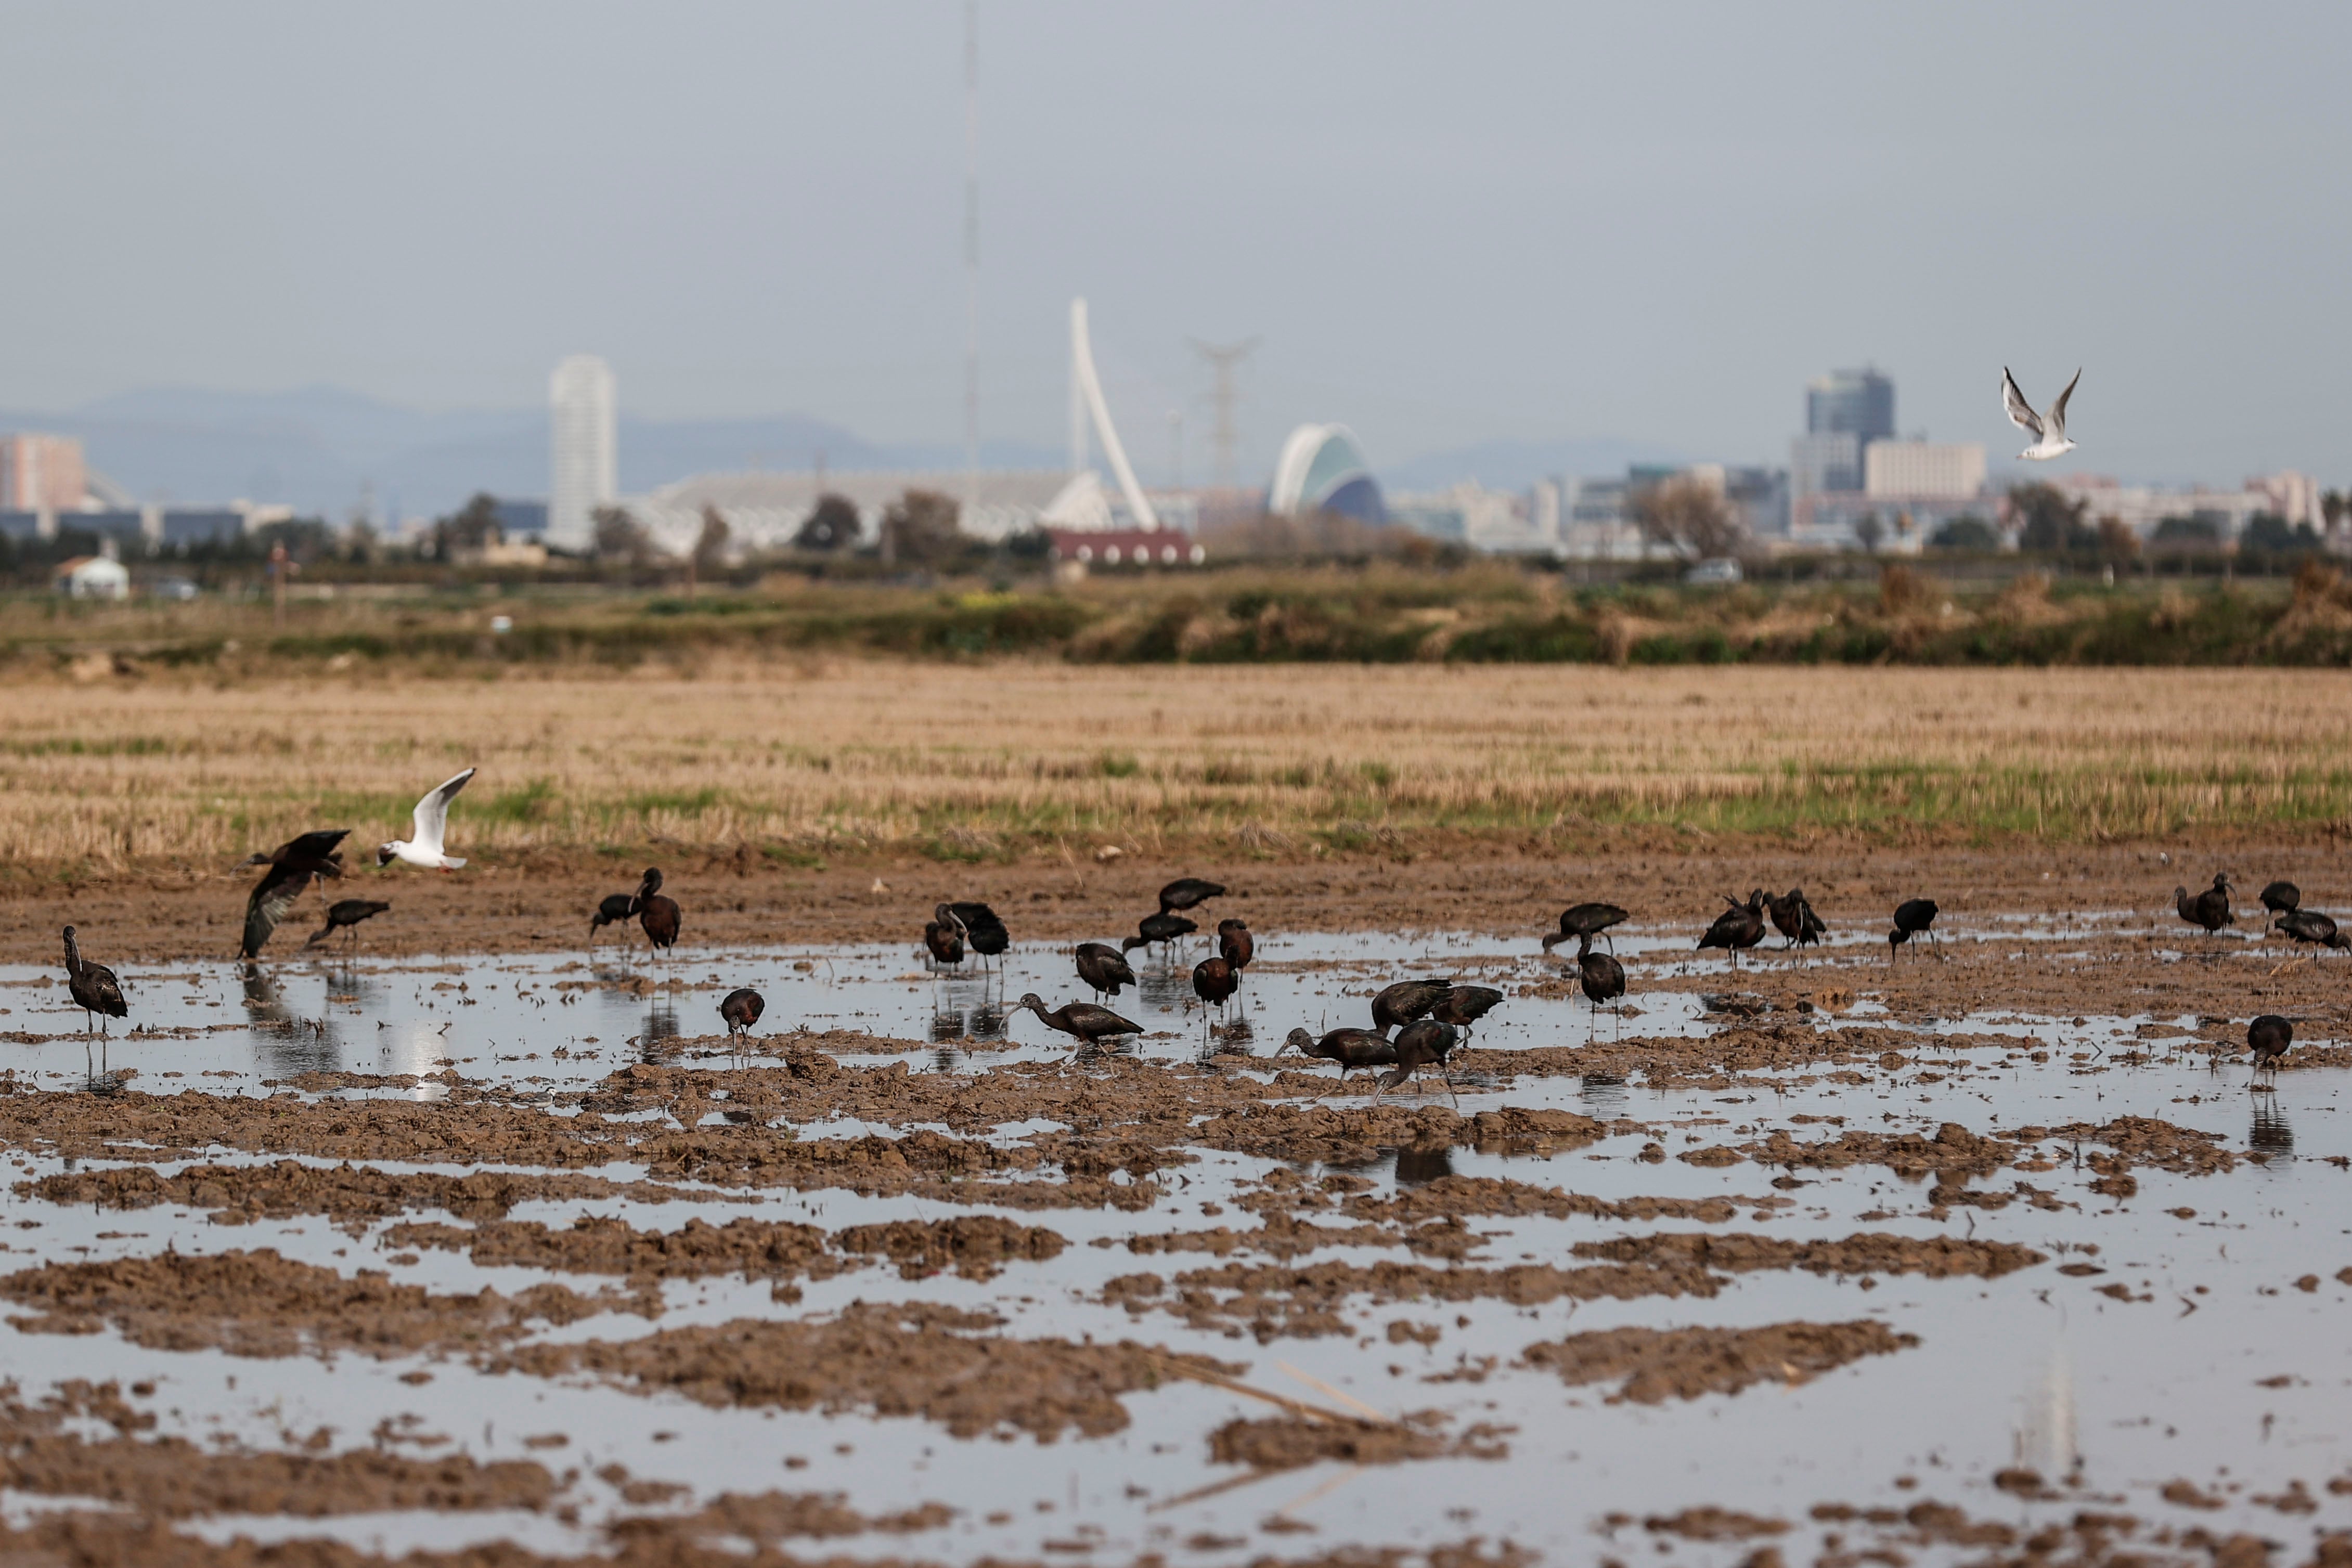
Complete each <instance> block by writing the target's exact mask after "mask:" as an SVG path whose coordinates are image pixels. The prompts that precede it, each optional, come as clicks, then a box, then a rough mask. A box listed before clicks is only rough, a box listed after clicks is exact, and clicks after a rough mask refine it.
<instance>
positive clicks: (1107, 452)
mask: <svg viewBox="0 0 2352 1568" xmlns="http://www.w3.org/2000/svg"><path fill="white" fill-rule="evenodd" d="M1089 421H1091V423H1093V425H1094V432H1095V438H1096V439H1097V441H1100V442H1101V443H1102V449H1103V455H1104V456H1106V457H1108V458H1109V459H1110V471H1111V474H1112V475H1113V476H1114V477H1116V478H1117V479H1118V493H1119V494H1120V495H1122V496H1124V497H1127V509H1128V510H1129V512H1131V513H1133V514H1134V516H1135V525H1136V527H1138V528H1146V529H1157V528H1159V527H1160V517H1159V515H1158V514H1157V513H1155V512H1154V511H1152V509H1151V503H1150V501H1148V500H1146V499H1145V498H1144V495H1143V486H1140V485H1139V484H1137V483H1136V482H1135V469H1134V467H1133V466H1132V465H1129V462H1128V460H1127V448H1126V447H1124V446H1121V445H1120V444H1119V442H1118V431H1116V430H1114V429H1113V428H1111V423H1110V405H1109V404H1108V403H1106V402H1104V401H1103V392H1102V379H1101V378H1100V377H1099V376H1097V375H1096V374H1095V351H1094V345H1093V344H1092V343H1091V342H1089V341H1088V340H1087V302H1086V301H1085V300H1084V299H1082V298H1081V299H1073V300H1071V301H1070V473H1071V475H1072V476H1073V477H1075V476H1077V475H1079V474H1082V473H1084V472H1085V471H1086V468H1087V423H1089Z"/></svg>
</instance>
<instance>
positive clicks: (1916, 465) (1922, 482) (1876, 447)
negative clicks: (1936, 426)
mask: <svg viewBox="0 0 2352 1568" xmlns="http://www.w3.org/2000/svg"><path fill="white" fill-rule="evenodd" d="M1862 474H1863V479H1862V488H1863V492H1864V494H1865V495H1867V496H1869V497H1872V498H1873V499H1874V500H1889V499H1895V498H1910V497H1973V496H1978V495H1981V494H1982V493H1983V491H1984V487H1985V449H1984V447H1983V445H1982V444H1980V443H1978V442H1973V441H1969V442H1937V441H1892V440H1889V441H1874V442H1872V443H1871V444H1870V445H1869V446H1868V448H1866V449H1865V450H1864V453H1863V455H1862Z"/></svg>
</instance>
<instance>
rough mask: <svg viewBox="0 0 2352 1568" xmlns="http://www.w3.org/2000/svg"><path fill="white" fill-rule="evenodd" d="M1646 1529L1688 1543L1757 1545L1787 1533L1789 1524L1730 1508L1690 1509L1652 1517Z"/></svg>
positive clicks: (1644, 1522)
mask: <svg viewBox="0 0 2352 1568" xmlns="http://www.w3.org/2000/svg"><path fill="white" fill-rule="evenodd" d="M1642 1528H1643V1529H1644V1530H1646V1531H1650V1532H1651V1533H1652V1534H1654V1535H1679V1536H1681V1537H1682V1538H1683V1539H1684V1540H1685V1541H1753V1540H1755V1539H1756V1538H1757V1537H1758V1536H1760V1535H1780V1534H1783V1533H1785V1532H1786V1531H1787V1530H1788V1528H1789V1523H1788V1521H1786V1520H1781V1519H1762V1518H1759V1517H1758V1516H1757V1515H1755V1514H1752V1513H1741V1512H1739V1511H1738V1510H1736V1509H1728V1508H1714V1507H1707V1508H1686V1509H1685V1510H1683V1511H1681V1512H1680V1513H1671V1514H1652V1515H1651V1516H1650V1517H1649V1518H1647V1519H1645V1520H1643V1521H1642Z"/></svg>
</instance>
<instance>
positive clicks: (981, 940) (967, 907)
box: [947, 903, 1013, 958]
mask: <svg viewBox="0 0 2352 1568" xmlns="http://www.w3.org/2000/svg"><path fill="white" fill-rule="evenodd" d="M947 908H948V910H949V912H950V914H952V915H954V916H955V917H956V921H957V923H958V924H959V925H962V927H963V940H964V946H968V947H970V948H971V950H972V951H973V952H975V953H977V954H979V955H980V956H982V957H983V958H994V957H998V956H1002V955H1003V952H1004V950H1005V949H1006V948H1007V947H1010V946H1013V934H1012V933H1011V932H1009V931H1007V930H1005V929H1004V922H1003V920H1002V919H1001V918H999V917H998V915H997V913H996V911H994V910H993V909H991V908H990V907H989V906H988V905H986V904H970V903H967V904H949V905H948V906H947Z"/></svg>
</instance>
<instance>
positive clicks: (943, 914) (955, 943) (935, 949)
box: [923, 904, 964, 969]
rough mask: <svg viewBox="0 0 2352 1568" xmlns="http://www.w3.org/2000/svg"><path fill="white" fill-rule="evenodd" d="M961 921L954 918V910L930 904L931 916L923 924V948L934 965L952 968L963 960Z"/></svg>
mask: <svg viewBox="0 0 2352 1568" xmlns="http://www.w3.org/2000/svg"><path fill="white" fill-rule="evenodd" d="M963 938H964V929H963V922H962V921H961V920H958V919H957V918H956V914H955V910H954V909H953V908H951V907H950V906H949V905H947V904H933V905H932V906H931V917H930V919H929V921H927V922H925V923H924V925H923V950H924V951H925V952H927V953H929V955H930V956H931V963H932V965H933V966H934V967H938V968H945V969H952V968H955V967H958V966H960V965H961V964H962V962H963Z"/></svg>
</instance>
